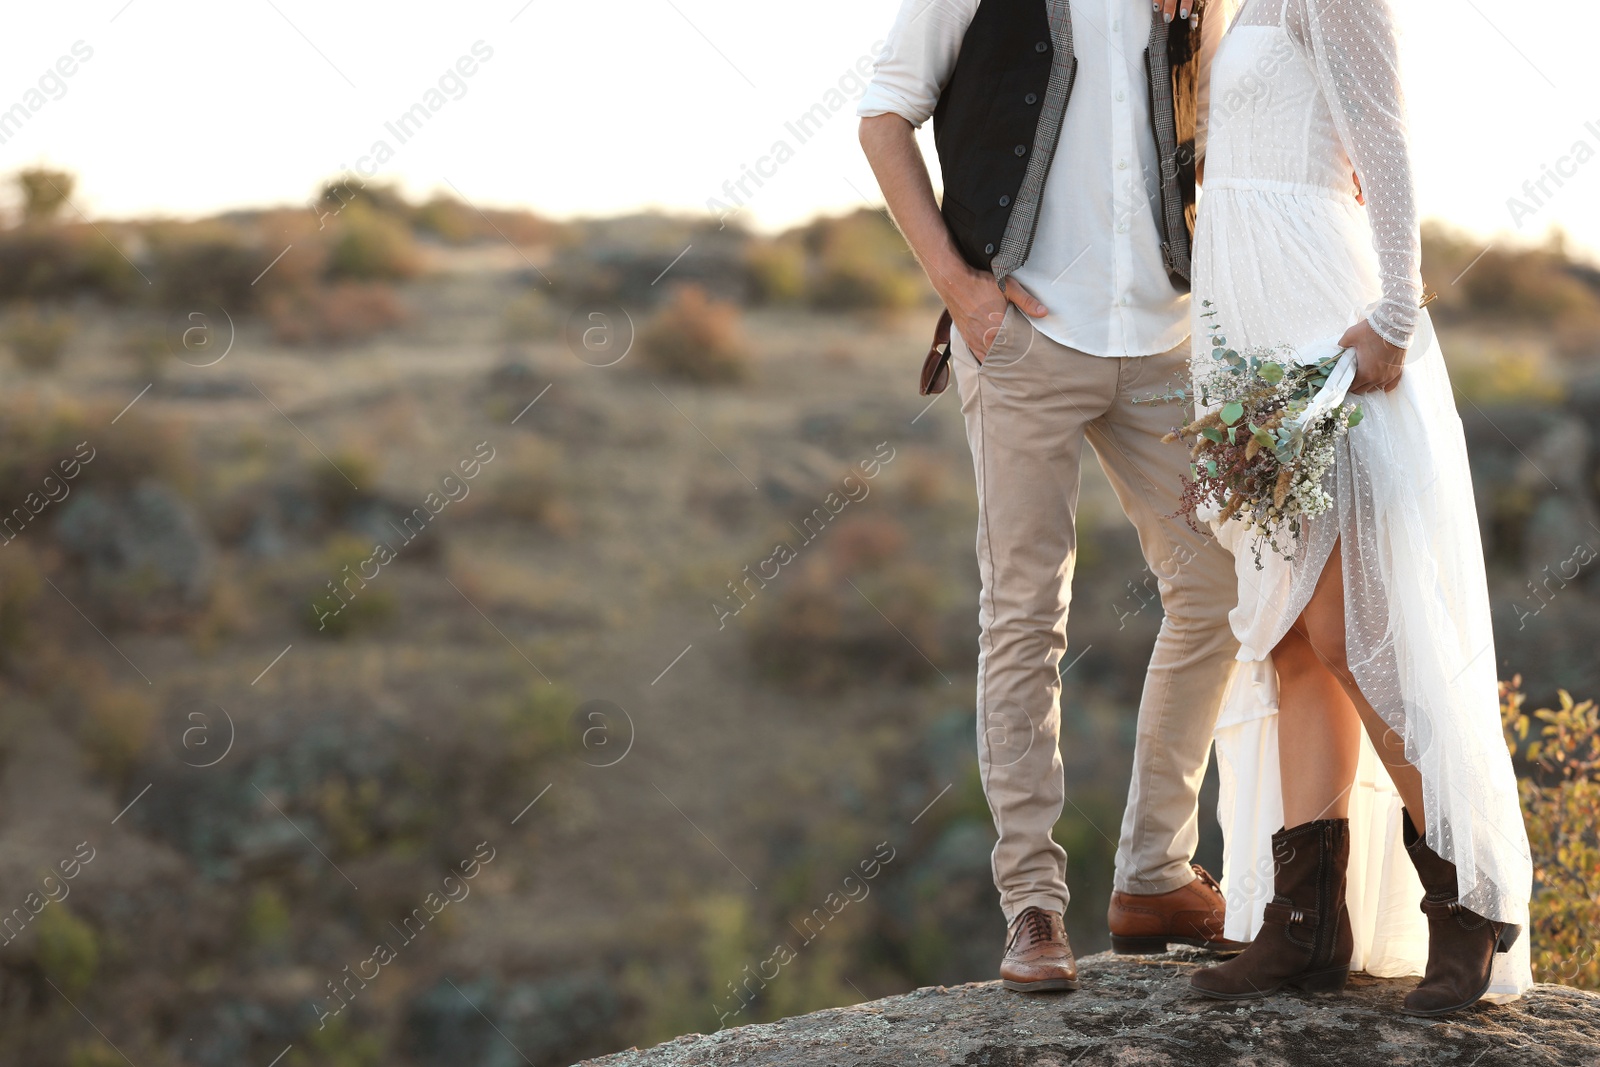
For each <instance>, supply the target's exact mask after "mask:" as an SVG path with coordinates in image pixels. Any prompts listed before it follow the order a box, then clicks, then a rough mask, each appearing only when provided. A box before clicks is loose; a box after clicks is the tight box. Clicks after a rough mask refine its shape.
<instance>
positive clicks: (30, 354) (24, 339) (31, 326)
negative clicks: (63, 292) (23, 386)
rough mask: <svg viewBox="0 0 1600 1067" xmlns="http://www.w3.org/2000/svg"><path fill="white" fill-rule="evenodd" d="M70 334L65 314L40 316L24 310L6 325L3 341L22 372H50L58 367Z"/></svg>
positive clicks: (71, 326)
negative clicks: (23, 370)
mask: <svg viewBox="0 0 1600 1067" xmlns="http://www.w3.org/2000/svg"><path fill="white" fill-rule="evenodd" d="M72 331H73V323H72V317H71V316H70V315H67V314H66V313H65V312H60V311H45V312H40V311H36V310H35V309H34V308H32V307H29V306H24V307H22V308H20V309H18V310H17V312H16V313H15V314H13V315H12V316H11V321H10V322H9V323H7V324H6V332H5V339H6V344H7V345H8V346H10V348H11V354H12V355H13V356H15V357H16V360H17V363H18V364H19V365H21V366H22V367H23V369H25V370H30V371H50V370H55V369H56V367H57V366H59V365H60V363H61V353H62V352H63V351H64V350H65V349H66V347H67V341H68V340H69V339H71V337H72Z"/></svg>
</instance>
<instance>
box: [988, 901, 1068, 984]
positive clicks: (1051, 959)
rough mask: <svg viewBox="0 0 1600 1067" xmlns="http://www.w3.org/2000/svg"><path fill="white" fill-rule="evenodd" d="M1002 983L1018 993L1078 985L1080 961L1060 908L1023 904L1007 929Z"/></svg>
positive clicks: (1001, 975) (1001, 963)
mask: <svg viewBox="0 0 1600 1067" xmlns="http://www.w3.org/2000/svg"><path fill="white" fill-rule="evenodd" d="M1000 984H1001V985H1003V986H1005V987H1006V988H1007V989H1015V990H1016V991H1017V992H1019V993H1049V992H1052V991H1054V990H1058V989H1077V988H1078V961H1077V960H1076V959H1075V958H1074V957H1073V955H1072V946H1071V945H1069V944H1067V928H1066V927H1065V926H1064V925H1062V922H1061V913H1060V912H1059V911H1045V910H1044V909H1043V908H1024V909H1023V910H1022V914H1021V915H1018V916H1017V917H1016V919H1015V920H1014V921H1013V922H1012V924H1011V929H1010V930H1009V931H1008V932H1007V933H1006V954H1005V956H1004V957H1002V958H1001V960H1000Z"/></svg>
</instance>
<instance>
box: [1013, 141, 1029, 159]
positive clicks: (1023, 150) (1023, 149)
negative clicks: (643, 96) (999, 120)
mask: <svg viewBox="0 0 1600 1067" xmlns="http://www.w3.org/2000/svg"><path fill="white" fill-rule="evenodd" d="M1011 151H1013V152H1015V153H1016V154H1017V155H1019V156H1025V155H1027V154H1028V146H1027V145H1025V144H1019V145H1017V147H1015V148H1013V149H1012V150H1011Z"/></svg>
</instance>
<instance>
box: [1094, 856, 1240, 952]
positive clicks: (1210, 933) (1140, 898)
mask: <svg viewBox="0 0 1600 1067" xmlns="http://www.w3.org/2000/svg"><path fill="white" fill-rule="evenodd" d="M1193 866H1194V874H1195V878H1194V881H1192V882H1190V883H1189V884H1188V885H1185V886H1179V887H1178V888H1177V889H1174V890H1172V892H1170V893H1121V892H1118V893H1112V894H1111V907H1110V909H1109V910H1108V911H1107V912H1106V922H1107V923H1108V924H1110V926H1111V947H1112V948H1113V949H1115V950H1116V951H1117V952H1121V953H1125V954H1128V955H1150V954H1151V953H1156V952H1165V951H1167V946H1168V945H1193V946H1194V947H1195V948H1205V949H1210V950H1211V951H1213V952H1239V951H1241V950H1242V949H1243V948H1244V947H1245V944H1246V942H1243V941H1229V940H1228V939H1227V938H1225V937H1223V936H1222V928H1223V922H1224V919H1225V918H1226V914H1227V908H1226V905H1225V903H1224V902H1223V899H1222V889H1221V888H1220V887H1219V886H1218V885H1217V880H1216V879H1215V878H1213V877H1211V875H1210V874H1208V873H1207V872H1206V869H1205V868H1204V867H1202V866H1200V865H1199V864H1198V863H1196V864H1194V865H1193Z"/></svg>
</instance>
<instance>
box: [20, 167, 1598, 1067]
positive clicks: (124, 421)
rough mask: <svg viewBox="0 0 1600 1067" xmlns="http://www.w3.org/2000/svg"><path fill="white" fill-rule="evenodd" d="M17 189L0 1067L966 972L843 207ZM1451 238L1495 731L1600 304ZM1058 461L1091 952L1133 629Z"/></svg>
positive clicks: (1586, 501)
mask: <svg viewBox="0 0 1600 1067" xmlns="http://www.w3.org/2000/svg"><path fill="white" fill-rule="evenodd" d="M20 180H21V181H22V193H23V204H24V208H23V210H22V211H21V213H20V214H19V216H18V217H16V218H14V219H9V220H6V221H7V225H6V226H5V228H4V229H3V230H0V339H3V341H4V343H5V346H6V348H7V356H6V358H5V359H4V361H3V362H0V383H3V385H4V388H3V389H0V529H3V535H0V536H3V541H0V698H3V701H4V703H3V705H0V707H3V709H4V712H3V715H0V895H3V901H4V902H5V903H4V904H3V909H0V926H3V927H4V928H5V930H6V935H5V938H4V939H3V940H4V944H3V945H0V1063H18V1064H22V1063H26V1064H30V1065H38V1067H58V1065H59V1067H66V1065H70V1067H102V1065H109V1064H113V1063H123V1062H125V1060H124V1057H126V1058H127V1060H131V1061H132V1062H134V1063H137V1064H139V1065H140V1067H150V1065H172V1067H179V1065H182V1067H191V1065H193V1067H211V1065H218V1067H220V1065H223V1064H235V1063H240V1062H249V1063H262V1064H266V1063H272V1062H278V1063H281V1064H282V1065H283V1067H291V1065H328V1067H365V1065H377V1064H384V1065H391V1064H416V1065H418V1067H433V1065H440V1067H443V1065H450V1067H458V1065H463V1064H474V1065H477V1064H481V1065H496V1067H498V1065H501V1064H513V1063H518V1062H523V1061H527V1062H535V1063H540V1064H544V1063H554V1062H570V1061H572V1060H574V1059H578V1058H581V1057H583V1056H587V1055H593V1054H600V1053H604V1052H607V1051H612V1050H615V1049H618V1048H623V1047H626V1046H628V1045H630V1044H636V1043H638V1044H647V1043H651V1042H654V1041H657V1040H661V1039H664V1038H668V1037H671V1036H673V1035H676V1034H678V1033H682V1032H687V1031H694V1030H711V1029H714V1028H716V1027H717V1026H718V1025H719V1022H720V1023H721V1024H723V1025H735V1024H737V1023H743V1022H750V1021H755V1020H759V1019H770V1018H776V1017H779V1016H784V1015H790V1014H795V1013H798V1012H804V1011H809V1010H812V1009H815V1008H818V1007H822V1006H826V1005H832V1004H840V1003H851V1002H855V1001H858V1000H861V999H867V998H873V997H879V996H883V995H888V994H891V993H896V992H901V991H904V990H906V989H908V988H911V987H914V986H918V985H927V984H936V983H953V982H959V981H964V980H969V979H978V978H987V977H990V976H991V974H992V971H993V968H994V965H995V960H996V954H997V952H998V950H999V946H1000V939H1001V937H1002V935H1003V930H1002V929H1001V921H1000V917H999V912H998V910H997V909H996V907H995V904H994V900H993V890H992V887H991V885H990V875H989V869H988V850H989V847H990V845H991V842H992V834H993V831H992V827H991V824H990V820H989V816H988V812H987V809H986V808H985V806H984V803H983V798H982V795H981V791H980V790H979V788H978V782H977V774H976V764H975V758H974V741H973V733H974V727H973V723H972V720H971V689H972V683H973V671H974V666H975V653H974V650H975V647H976V646H975V642H976V611H975V603H976V593H977V572H976V566H975V564H974V560H973V553H972V536H973V528H974V522H975V508H974V504H973V486H972V480H971V460H970V457H969V455H968V453H967V449H966V444H965V437H964V434H963V432H962V429H961V425H960V415H959V412H958V411H957V410H956V404H955V403H954V402H953V401H952V400H950V399H942V400H939V401H936V402H935V403H933V404H932V405H928V404H927V403H926V401H925V399H924V398H921V397H918V396H917V395H916V390H915V384H914V383H915V374H916V370H917V367H918V365H919V363H920V359H921V355H922V353H923V351H924V350H925V346H926V343H927V333H928V331H929V330H930V329H931V326H932V322H933V318H934V311H935V306H934V305H933V304H932V303H931V300H932V297H931V294H930V293H929V291H928V289H927V287H926V286H925V284H924V283H923V282H922V280H921V277H920V275H919V273H918V272H917V270H916V268H915V265H914V264H913V263H912V262H911V260H910V257H909V255H908V254H907V252H906V250H905V248H904V245H903V242H902V241H901V240H900V238H899V237H898V235H897V234H896V233H895V231H894V229H893V227H892V226H891V225H890V223H889V222H888V221H887V220H886V219H885V218H884V216H883V215H882V214H881V213H880V212H876V211H870V210H863V211H860V212H858V213H856V214H853V215H849V216H845V217H840V218H825V219H818V220H816V221H814V222H812V223H810V224H808V225H806V226H804V227H800V228H797V229H795V230H792V231H790V232H786V233H783V234H780V235H777V236H774V237H760V236H756V235H753V234H751V233H748V232H745V231H743V230H740V229H738V228H736V227H734V226H732V225H728V226H721V225H719V224H718V223H717V221H716V220H714V219H711V220H707V219H699V218H679V217H665V216H658V215H641V216H633V217H626V218H616V219H603V220H585V221H579V222H571V223H557V222H553V221H550V220H547V219H543V218H539V217H537V216H534V215H531V214H528V213H525V212H510V211H495V210H487V209H485V210H481V211H480V210H479V209H477V208H475V207H473V206H471V205H468V204H465V203H462V202H460V201H458V200H455V199H451V198H448V197H442V196H441V197H436V198H434V199H431V200H429V201H427V202H426V203H422V204H417V203H412V202H409V201H407V200H406V199H404V198H403V197H401V196H399V195H398V194H396V193H395V192H394V191H393V190H390V189H386V188H383V187H377V186H357V185H352V184H351V183H349V182H343V181H337V182H330V183H329V184H328V185H327V186H325V187H324V188H323V189H322V190H321V191H320V192H319V194H318V196H317V197H316V198H315V199H314V200H313V202H312V203H311V204H310V205H307V206H306V207H303V208H299V209H275V210H264V211H240V212H234V213H230V214H228V215H226V216H223V217H218V218H213V219H206V220H202V221H197V222H173V221H169V220H94V221H88V220H83V219H79V218H76V217H75V216H74V215H73V214H72V213H71V212H70V211H68V210H66V209H65V206H64V205H65V202H66V199H67V197H68V196H69V195H70V191H71V181H72V179H71V176H70V175H66V174H59V173H50V172H44V171H34V172H29V173H27V174H25V175H23V176H22V177H21V179H20ZM1479 252H1480V247H1478V246H1475V245H1473V244H1472V243H1470V242H1469V241H1467V240H1466V239H1465V238H1463V237H1461V236H1459V235H1456V234H1453V233H1451V232H1449V231H1447V230H1444V229H1440V228H1430V230H1429V231H1428V233H1427V240H1426V273H1427V276H1428V280H1429V282H1430V284H1431V285H1432V287H1433V288H1435V289H1436V290H1438V291H1439V292H1440V294H1441V300H1440V302H1439V304H1438V305H1437V307H1436V309H1435V311H1436V316H1435V318H1436V321H1437V322H1438V324H1439V326H1440V329H1441V331H1442V333H1443V334H1444V340H1445V348H1446V351H1447V353H1448V354H1449V357H1450V359H1451V360H1452V374H1453V376H1454V379H1455V381H1456V383H1457V386H1458V389H1459V392H1460V407H1461V411H1462V416H1463V420H1464V422H1465V425H1466V427H1467V433H1468V438H1469V445H1470V448H1471V452H1472V460H1473V466H1474V472H1475V476H1476V478H1477V490H1478V500H1479V505H1480V520H1481V523H1482V528H1483V532H1484V536H1485V544H1486V547H1487V552H1488V557H1489V563H1490V567H1491V573H1492V581H1493V586H1494V588H1493V596H1494V608H1495V618H1496V627H1497V638H1498V641H1499V645H1498V654H1499V657H1500V661H1501V673H1502V675H1503V676H1505V677H1510V676H1512V675H1513V674H1516V673H1519V672H1520V673H1521V674H1522V675H1523V676H1524V677H1525V678H1526V679H1527V680H1528V681H1527V699H1528V701H1529V704H1528V706H1529V708H1533V707H1537V706H1540V705H1541V704H1553V703H1555V702H1556V701H1557V700H1558V696H1557V692H1556V691H1557V690H1558V689H1567V690H1570V691H1572V692H1575V693H1577V694H1579V695H1586V694H1592V693H1595V692H1597V691H1600V672H1597V665H1596V660H1595V656H1594V654H1593V653H1594V649H1595V648H1596V645H1597V639H1600V615H1597V613H1596V609H1597V607H1600V579H1596V578H1595V577H1594V573H1595V569H1596V568H1595V567H1594V566H1593V564H1592V563H1591V562H1589V561H1590V560H1592V559H1593V558H1594V557H1595V555H1596V553H1597V552H1600V525H1597V524H1600V518H1597V500H1600V481H1597V474H1600V456H1597V453H1596V445H1595V440H1594V431H1593V427H1594V426H1595V425H1597V419H1600V361H1597V358H1596V357H1597V356H1600V275H1597V274H1596V272H1595V271H1593V270H1592V269H1589V268H1587V267H1584V266H1582V265H1580V264H1578V263H1576V262H1574V261H1573V260H1572V259H1571V258H1569V257H1568V256H1567V255H1566V254H1565V253H1564V251H1563V250H1562V249H1561V248H1560V247H1559V246H1552V247H1549V248H1541V249H1532V250H1510V251H1508V250H1500V249H1494V250H1491V251H1489V252H1487V253H1484V254H1482V255H1481V256H1479ZM1475 257H1477V258H1475ZM1463 271H1464V272H1465V273H1463ZM1458 277H1459V281H1456V279H1457V278H1458ZM1084 475H1085V487H1084V494H1083V502H1082V505H1081V522H1082V530H1081V531H1080V558H1079V563H1078V568H1077V578H1076V585H1075V589H1074V610H1073V617H1072V623H1071V632H1070V635H1069V637H1070V641H1071V646H1072V647H1071V648H1070V649H1069V652H1068V654H1067V659H1066V676H1065V693H1066V698H1065V707H1064V712H1063V722H1064V725H1063V730H1064V740H1063V758H1064V761H1065V763H1066V767H1067V775H1068V783H1069V791H1068V792H1069V798H1070V801H1071V803H1070V804H1069V806H1068V808H1067V812H1066V815H1065V817H1064V818H1063V820H1062V822H1061V824H1060V826H1059V827H1058V831H1057V832H1058V836H1059V838H1060V839H1061V841H1062V842H1063V844H1064V845H1065V846H1066V848H1067V849H1068V852H1069V854H1070V856H1071V867H1070V877H1071V879H1072V883H1073V889H1074V903H1073V905H1072V909H1071V910H1070V912H1069V915H1068V923H1069V928H1070V931H1071V935H1072V938H1073V941H1074V944H1075V946H1076V947H1077V948H1078V949H1079V951H1080V952H1082V953H1088V952H1093V951H1096V950H1098V949H1100V948H1103V947H1104V946H1105V941H1106V937H1105V931H1104V927H1103V915H1104V905H1105V902H1106V898H1107V895H1108V894H1109V891H1110V874H1111V857H1112V854H1113V851H1114V845H1115V841H1114V839H1115V836H1116V829H1117V826H1118V823H1119V820H1120V814H1121V808H1122V801H1123V797H1124V795H1125V790H1126V784H1127V779H1128V771H1129V760H1130V753H1131V747H1132V736H1133V709H1134V707H1135V705H1136V702H1137V697H1138V692H1139V687H1140V683H1141V681H1142V673H1143V667H1144V663H1145V661H1146V659H1147V658H1148V654H1149V650H1150V645H1151V642H1152V641H1153V639H1154V636H1155V632H1156V629H1157V626H1158V624H1159V619H1160V607H1159V603H1158V601H1157V600H1156V597H1155V592H1154V585H1155V583H1154V581H1153V579H1152V578H1151V576H1150V575H1149V574H1148V572H1147V571H1146V570H1145V568H1144V564H1143V561H1142V560H1141V559H1140V557H1139V555H1138V552H1137V547H1136V543H1135V542H1134V540H1133V539H1132V538H1131V537H1129V536H1128V528H1127V526H1126V523H1125V521H1124V520H1123V519H1122V517H1121V515H1120V512H1119V510H1118V507H1117V504H1116V500H1115V498H1114V496H1113V495H1112V493H1111V491H1110V489H1109V486H1108V485H1107V484H1106V482H1105V480H1104V478H1103V476H1102V475H1101V474H1100V473H1099V471H1098V469H1097V468H1096V467H1095V466H1094V464H1093V463H1092V462H1090V463H1089V464H1087V465H1086V469H1085V472H1084ZM4 516H9V518H6V517H4ZM380 548H381V550H380ZM784 549H787V551H784ZM1516 714H1517V715H1519V716H1520V715H1522V714H1523V713H1521V712H1520V711H1518V712H1517V713H1516ZM1531 766H1532V765H1531V764H1530V767H1531ZM1530 773H1536V772H1530ZM1537 773H1547V774H1555V775H1559V773H1560V771H1559V769H1558V770H1555V771H1551V770H1548V769H1547V770H1546V771H1545V772H1537ZM1583 773H1584V774H1590V773H1591V772H1590V771H1585V772H1583ZM1209 795H1210V794H1208V796H1209ZM1207 802H1208V803H1210V800H1209V799H1208V801H1207ZM1592 827H1593V823H1590V824H1589V828H1588V829H1589V831H1590V832H1592ZM80 846H86V847H83V848H81V847H80ZM1202 855H1203V858H1206V859H1207V860H1209V862H1210V863H1211V865H1212V866H1213V869H1215V867H1216V866H1217V865H1218V863H1219V860H1220V840H1219V839H1218V837H1217V835H1216V834H1215V832H1214V829H1213V830H1208V832H1207V836H1206V838H1205V840H1204V842H1203V852H1202ZM85 856H91V857H92V858H89V859H85V858H84V857H85ZM69 869H70V870H71V871H72V872H73V873H72V874H71V875H70V876H69V875H68V874H67V871H68V870H69ZM869 872H870V873H869ZM11 909H20V910H11ZM8 912H9V914H11V915H12V919H11V920H9V921H8V920H6V919H5V918H4V916H5V914H6V913H8ZM779 945H782V946H784V947H785V948H787V949H788V953H787V955H788V957H789V958H787V959H785V958H783V957H784V953H781V952H778V951H777V947H778V946H779ZM378 946H383V948H384V949H386V950H387V951H381V950H380V949H379V948H378ZM1566 961H1567V957H1560V956H1558V958H1557V959H1556V962H1554V963H1552V964H1551V966H1552V967H1555V966H1564V964H1565V962H1566ZM1591 962H1592V961H1591ZM774 968H776V969H777V972H778V973H777V977H769V976H770V975H771V973H772V970H773V969H774ZM1576 974H1578V971H1577V970H1574V971H1573V973H1572V974H1570V975H1565V976H1564V977H1563V975H1562V974H1541V975H1540V977H1541V978H1542V979H1544V980H1550V981H1557V980H1573V976H1574V975H1576ZM752 975H760V976H761V980H760V981H755V980H752V978H751V976H752ZM86 1020H89V1021H91V1022H92V1025H90V1024H87V1023H86ZM280 1055H281V1056H282V1059H281V1060H278V1061H274V1057H278V1056H280Z"/></svg>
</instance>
